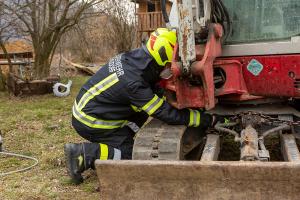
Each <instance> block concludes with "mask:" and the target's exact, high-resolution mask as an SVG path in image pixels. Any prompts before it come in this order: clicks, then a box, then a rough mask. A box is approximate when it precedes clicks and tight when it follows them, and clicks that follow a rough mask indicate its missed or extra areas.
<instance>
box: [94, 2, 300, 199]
mask: <svg viewBox="0 0 300 200" xmlns="http://www.w3.org/2000/svg"><path fill="white" fill-rule="evenodd" d="M161 6H162V8H163V14H164V18H165V21H166V24H167V27H169V28H176V31H177V35H178V44H177V45H176V47H175V53H174V60H173V62H172V65H171V67H170V68H169V69H168V70H169V73H170V74H171V75H172V76H169V77H168V79H166V80H163V81H162V82H161V85H163V87H164V88H165V91H166V97H167V99H168V101H169V103H171V104H172V105H173V106H175V107H177V108H179V109H181V108H187V107H188V108H198V109H203V110H206V112H210V113H213V114H218V115H222V116H224V117H226V119H228V120H227V121H226V122H225V123H222V124H221V123H218V124H216V125H215V127H214V128H211V129H209V130H202V131H201V130H199V129H195V128H187V127H185V126H174V125H172V126H171V125H167V124H165V123H163V122H161V121H158V120H156V119H153V120H151V121H150V122H149V123H148V124H147V125H145V127H143V128H142V130H140V132H139V133H138V135H137V136H136V139H135V144H134V149H133V160H131V161H105V162H103V161H101V162H97V161H96V168H97V173H98V175H99V181H100V187H101V197H102V198H103V199H228V200H229V199H230V200H232V199H272V200H274V199H299V196H300V153H299V149H298V144H297V139H298V138H300V134H299V133H300V112H299V107H300V106H299V104H300V101H299V99H300V1H299V0H174V1H173V7H172V10H171V13H170V16H168V15H167V13H166V11H165V0H162V1H161Z"/></svg>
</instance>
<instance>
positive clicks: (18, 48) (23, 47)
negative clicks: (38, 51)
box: [0, 40, 33, 53]
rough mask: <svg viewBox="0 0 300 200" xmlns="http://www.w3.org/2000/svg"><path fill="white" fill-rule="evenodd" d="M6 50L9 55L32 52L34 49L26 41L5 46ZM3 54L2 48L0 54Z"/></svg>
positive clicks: (13, 42) (18, 41) (12, 42)
mask: <svg viewBox="0 0 300 200" xmlns="http://www.w3.org/2000/svg"><path fill="white" fill-rule="evenodd" d="M5 47H6V50H7V52H9V53H20V52H32V51H33V47H32V45H30V44H29V43H28V42H26V41H24V40H15V41H11V42H8V43H6V44H5ZM1 52H2V50H1V48H0V53H1Z"/></svg>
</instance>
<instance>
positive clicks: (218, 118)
mask: <svg viewBox="0 0 300 200" xmlns="http://www.w3.org/2000/svg"><path fill="white" fill-rule="evenodd" d="M218 122H220V123H221V124H224V123H229V120H228V119H227V118H225V117H223V116H221V115H217V114H213V115H212V123H211V127H214V126H215V125H216V124H217V123H218Z"/></svg>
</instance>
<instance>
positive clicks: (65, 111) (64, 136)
mask: <svg viewBox="0 0 300 200" xmlns="http://www.w3.org/2000/svg"><path fill="white" fill-rule="evenodd" d="M87 78H88V77H74V78H72V81H73V85H72V88H71V94H70V95H69V96H67V97H63V98H59V97H55V96H53V95H52V94H47V95H42V96H32V97H25V98H18V97H13V96H10V95H9V94H8V93H0V122H1V123H0V130H1V131H2V136H3V140H4V142H3V147H4V149H5V150H6V151H9V152H14V153H20V154H25V155H29V156H33V157H35V158H37V159H38V160H39V164H38V166H36V167H35V168H33V169H31V170H29V171H27V172H23V173H17V174H13V175H8V176H4V177H1V178H0V199H1V200H14V199H18V200H20V199H98V198H99V195H98V192H96V191H95V188H97V186H98V181H97V178H96V174H95V173H94V174H93V176H91V177H88V179H87V181H86V182H85V183H83V184H82V185H73V184H70V179H69V177H68V176H67V173H66V169H65V163H64V153H63V146H64V144H65V143H68V142H80V141H83V139H82V138H80V136H78V134H77V133H76V132H75V130H74V129H73V128H72V126H71V114H72V113H71V108H72V105H73V102H74V99H75V97H76V95H77V93H78V91H79V89H80V87H81V86H82V85H83V84H84V82H85V81H86V80H87ZM31 164H32V161H30V160H25V159H19V158H12V157H0V172H1V173H2V172H7V171H11V170H15V169H17V168H18V169H19V168H22V167H26V166H29V165H31Z"/></svg>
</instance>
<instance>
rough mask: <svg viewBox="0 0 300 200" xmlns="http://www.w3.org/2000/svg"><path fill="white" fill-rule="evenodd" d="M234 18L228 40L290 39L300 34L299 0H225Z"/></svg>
mask: <svg viewBox="0 0 300 200" xmlns="http://www.w3.org/2000/svg"><path fill="white" fill-rule="evenodd" d="M223 3H224V5H225V6H226V8H227V10H228V12H229V15H230V18H231V21H232V27H233V30H232V33H231V35H230V37H229V38H228V39H227V43H229V44H230V43H231V44H232V43H233V44H234V43H251V42H265V41H272V40H290V39H291V37H294V36H300V1H299V0H243V1H241V0H223Z"/></svg>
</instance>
